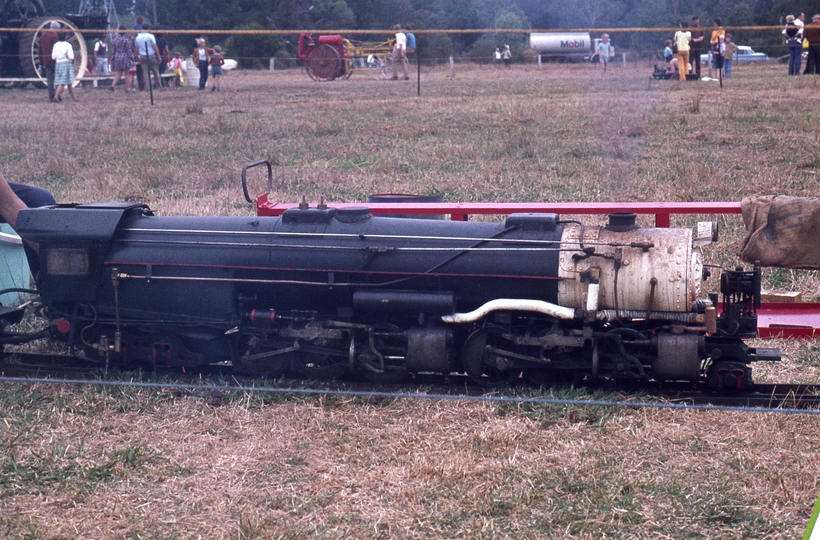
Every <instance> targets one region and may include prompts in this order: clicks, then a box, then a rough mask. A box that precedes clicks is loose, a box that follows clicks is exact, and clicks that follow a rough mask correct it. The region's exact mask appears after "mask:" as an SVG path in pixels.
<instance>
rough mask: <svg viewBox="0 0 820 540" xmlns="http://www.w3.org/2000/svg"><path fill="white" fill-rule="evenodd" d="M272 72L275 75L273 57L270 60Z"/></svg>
mask: <svg viewBox="0 0 820 540" xmlns="http://www.w3.org/2000/svg"><path fill="white" fill-rule="evenodd" d="M270 72H271V73H273V57H271V59H270Z"/></svg>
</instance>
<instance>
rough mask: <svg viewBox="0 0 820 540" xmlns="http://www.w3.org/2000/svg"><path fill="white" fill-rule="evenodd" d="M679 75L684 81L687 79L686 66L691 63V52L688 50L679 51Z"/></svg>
mask: <svg viewBox="0 0 820 540" xmlns="http://www.w3.org/2000/svg"><path fill="white" fill-rule="evenodd" d="M677 56H678V76H679V79H680V80H682V81H685V80H686V72H687V68H686V66H687V65H688V64H689V53H688V52H687V51H678V54H677Z"/></svg>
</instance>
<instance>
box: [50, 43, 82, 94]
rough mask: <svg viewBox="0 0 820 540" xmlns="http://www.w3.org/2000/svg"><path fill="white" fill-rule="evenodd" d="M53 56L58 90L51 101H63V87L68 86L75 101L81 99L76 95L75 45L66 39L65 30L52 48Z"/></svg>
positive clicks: (55, 81)
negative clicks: (61, 95) (74, 86)
mask: <svg viewBox="0 0 820 540" xmlns="http://www.w3.org/2000/svg"><path fill="white" fill-rule="evenodd" d="M51 58H52V60H54V62H55V63H54V85H55V86H56V87H57V90H56V91H55V92H54V99H52V100H51V101H54V102H57V101H62V98H60V94H61V93H62V91H63V88H68V93H69V94H71V97H72V98H74V101H80V100H79V99H77V96H75V95H74V88H73V87H72V85H73V84H74V47H72V46H71V43H69V42H68V41H66V34H65V32H60V33H59V34H57V43H55V44H54V48H52V49H51Z"/></svg>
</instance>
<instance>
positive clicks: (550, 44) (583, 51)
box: [530, 32, 615, 61]
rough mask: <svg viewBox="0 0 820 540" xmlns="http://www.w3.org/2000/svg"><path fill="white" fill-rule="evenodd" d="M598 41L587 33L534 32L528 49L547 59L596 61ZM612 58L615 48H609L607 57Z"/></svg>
mask: <svg viewBox="0 0 820 540" xmlns="http://www.w3.org/2000/svg"><path fill="white" fill-rule="evenodd" d="M600 41H601V40H600V39H599V38H596V39H592V38H591V37H590V35H589V33H587V32H564V33H559V32H555V33H553V32H535V33H532V34H530V49H532V50H534V51H536V52H537V53H539V54H540V55H542V56H546V57H549V58H556V59H562V60H592V61H597V60H598V55H597V47H598V43H599V42H600ZM613 56H615V47H612V46H610V48H609V57H610V58H612V57H613Z"/></svg>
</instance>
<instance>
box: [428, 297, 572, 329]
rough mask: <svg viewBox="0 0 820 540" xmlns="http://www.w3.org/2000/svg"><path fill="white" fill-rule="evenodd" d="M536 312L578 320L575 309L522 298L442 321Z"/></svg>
mask: <svg viewBox="0 0 820 540" xmlns="http://www.w3.org/2000/svg"><path fill="white" fill-rule="evenodd" d="M499 310H503V311H534V312H537V313H543V314H544V315H549V316H550V317H555V318H557V319H568V320H572V319H575V318H576V312H575V309H573V308H569V307H564V306H559V305H556V304H551V303H550V302H544V301H543V300H524V299H520V298H497V299H495V300H490V301H489V302H487V303H486V304H484V305H483V306H481V307H479V308H478V309H476V310H473V311H470V312H469V313H453V314H452V315H444V316H442V317H441V320H442V321H444V322H446V323H469V322H475V321H477V320H479V319H481V318H483V317H484V316H486V315H487V314H488V313H491V312H493V311H499Z"/></svg>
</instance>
